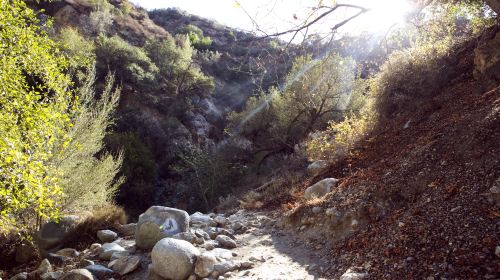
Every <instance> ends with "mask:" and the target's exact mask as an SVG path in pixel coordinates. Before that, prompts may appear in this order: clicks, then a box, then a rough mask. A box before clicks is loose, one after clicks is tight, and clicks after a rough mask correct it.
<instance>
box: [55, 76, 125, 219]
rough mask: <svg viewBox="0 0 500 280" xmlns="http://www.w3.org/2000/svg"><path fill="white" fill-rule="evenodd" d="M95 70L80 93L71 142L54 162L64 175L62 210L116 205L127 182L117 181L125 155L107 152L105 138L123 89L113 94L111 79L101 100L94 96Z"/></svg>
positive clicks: (62, 182) (108, 80)
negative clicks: (121, 187) (114, 202)
mask: <svg viewBox="0 0 500 280" xmlns="http://www.w3.org/2000/svg"><path fill="white" fill-rule="evenodd" d="M94 77H95V71H91V72H90V73H87V80H86V82H85V84H84V86H82V87H81V88H80V90H79V93H78V96H79V102H80V104H79V106H78V107H79V110H78V111H77V112H76V113H75V116H74V121H73V123H74V124H73V126H72V127H71V129H70V130H69V135H68V136H69V137H70V139H71V140H70V141H69V142H68V143H65V144H64V145H61V147H59V150H58V151H57V152H56V153H55V154H54V157H53V158H52V159H51V162H52V165H53V166H56V167H58V170H59V171H60V172H61V176H60V181H59V184H60V186H61V188H62V191H63V199H62V203H61V209H62V210H66V211H68V210H69V211H81V210H92V209H96V208H99V207H102V206H105V205H108V204H111V203H112V202H113V199H114V196H115V194H116V192H117V190H118V187H119V186H120V184H121V183H122V182H123V179H122V178H116V177H117V176H116V175H117V173H118V171H119V170H120V167H121V164H122V155H121V153H118V154H117V155H116V156H115V157H113V156H112V155H111V154H109V153H108V152H106V151H104V142H103V140H104V137H105V135H106V133H107V131H108V129H109V127H110V126H111V125H112V124H113V114H114V111H115V109H116V107H117V106H118V98H119V94H120V89H116V90H114V91H113V84H114V79H113V78H112V77H108V78H107V80H106V84H105V87H104V90H103V92H102V94H101V95H100V97H99V98H97V97H96V96H95V94H94V92H95V90H94V88H93V85H94V82H95V81H94Z"/></svg>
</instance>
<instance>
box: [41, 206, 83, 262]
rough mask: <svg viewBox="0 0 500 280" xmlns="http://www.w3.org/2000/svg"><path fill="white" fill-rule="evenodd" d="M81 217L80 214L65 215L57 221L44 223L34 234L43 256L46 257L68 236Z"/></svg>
mask: <svg viewBox="0 0 500 280" xmlns="http://www.w3.org/2000/svg"><path fill="white" fill-rule="evenodd" d="M79 219H80V218H79V217H78V216H65V217H62V218H61V219H60V220H59V221H57V222H56V221H50V222H47V223H45V224H43V225H42V227H41V228H40V230H39V231H37V232H36V233H35V236H34V240H35V243H36V244H37V246H38V249H39V250H40V254H41V255H42V257H45V256H46V255H47V253H48V251H50V250H52V249H54V248H56V247H57V246H58V245H59V244H60V243H61V242H62V241H63V239H64V238H66V237H67V236H68V234H69V233H70V231H71V229H72V228H73V227H74V226H75V225H76V224H77V223H78V221H79Z"/></svg>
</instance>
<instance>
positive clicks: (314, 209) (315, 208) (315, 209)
mask: <svg viewBox="0 0 500 280" xmlns="http://www.w3.org/2000/svg"><path fill="white" fill-rule="evenodd" d="M322 211H323V208H322V207H319V206H315V207H313V208H312V212H313V213H314V214H319V213H321V212H322Z"/></svg>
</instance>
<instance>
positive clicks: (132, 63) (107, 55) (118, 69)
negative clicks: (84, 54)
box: [96, 36, 158, 85]
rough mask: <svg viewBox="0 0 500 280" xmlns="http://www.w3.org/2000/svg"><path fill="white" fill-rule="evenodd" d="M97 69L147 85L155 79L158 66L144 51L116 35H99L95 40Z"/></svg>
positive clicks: (125, 79) (131, 81)
mask: <svg viewBox="0 0 500 280" xmlns="http://www.w3.org/2000/svg"><path fill="white" fill-rule="evenodd" d="M96 59H97V62H98V63H97V70H98V71H99V72H100V73H107V72H108V71H112V72H114V73H115V74H116V75H117V76H118V77H120V79H121V80H122V81H123V82H129V83H134V84H140V85H148V84H150V83H152V82H153V81H154V80H155V77H156V74H157V73H158V67H157V66H156V65H155V64H154V63H153V62H152V61H151V59H150V58H149V57H148V56H147V54H146V52H144V50H143V49H141V48H139V47H135V46H132V45H130V44H129V43H127V42H126V41H124V40H123V39H121V38H120V37H118V36H114V37H106V36H99V37H98V38H97V42H96Z"/></svg>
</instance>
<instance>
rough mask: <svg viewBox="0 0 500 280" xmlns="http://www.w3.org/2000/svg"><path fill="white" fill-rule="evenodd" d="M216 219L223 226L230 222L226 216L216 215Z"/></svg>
mask: <svg viewBox="0 0 500 280" xmlns="http://www.w3.org/2000/svg"><path fill="white" fill-rule="evenodd" d="M214 221H215V222H216V223H217V224H218V225H219V226H221V227H224V226H226V225H227V224H228V223H229V220H228V219H227V218H226V217H224V216H216V217H215V218H214Z"/></svg>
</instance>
